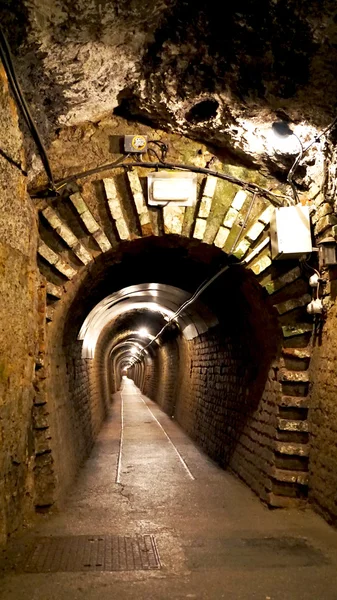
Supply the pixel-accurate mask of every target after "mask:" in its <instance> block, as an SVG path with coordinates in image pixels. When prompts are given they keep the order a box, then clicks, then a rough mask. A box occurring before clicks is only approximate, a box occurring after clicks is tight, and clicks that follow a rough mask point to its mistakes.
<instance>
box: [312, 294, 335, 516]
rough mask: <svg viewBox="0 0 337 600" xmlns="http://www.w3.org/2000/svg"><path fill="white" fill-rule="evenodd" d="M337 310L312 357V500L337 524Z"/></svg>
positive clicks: (323, 513) (326, 326)
mask: <svg viewBox="0 0 337 600" xmlns="http://www.w3.org/2000/svg"><path fill="white" fill-rule="evenodd" d="M334 287H335V286H334ZM336 318H337V307H336V304H334V306H333V308H332V309H331V310H330V312H329V315H328V318H327V321H326V323H325V325H324V329H323V334H322V337H321V340H320V342H319V343H318V344H317V346H316V345H315V347H314V351H313V358H312V363H311V364H312V366H311V376H312V391H311V403H310V405H311V408H310V413H309V416H310V434H311V450H310V499H311V501H312V502H313V504H314V506H315V507H316V508H317V510H318V511H319V512H320V513H321V514H322V515H323V516H324V517H325V518H326V519H327V520H328V521H330V522H332V523H334V524H335V525H337V469H336V465H337V379H336V372H337V333H336Z"/></svg>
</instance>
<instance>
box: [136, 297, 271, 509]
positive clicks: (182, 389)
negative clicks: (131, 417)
mask: <svg viewBox="0 0 337 600" xmlns="http://www.w3.org/2000/svg"><path fill="white" fill-rule="evenodd" d="M260 301H261V299H260V300H259V299H258V298H257V299H256V307H255V309H256V311H257V316H255V317H254V316H252V315H249V316H247V313H248V311H247V310H246V312H245V313H242V314H241V317H240V315H239V314H236V315H233V313H229V314H231V317H232V318H231V319H227V321H228V322H227V323H226V324H224V323H223V324H220V325H218V326H216V327H214V328H212V329H210V330H208V331H207V332H206V333H204V334H202V335H200V336H199V337H197V338H194V339H193V340H191V341H189V342H187V341H186V340H184V339H183V338H182V337H179V338H178V340H177V341H176V344H175V346H174V347H172V341H170V342H169V343H166V344H164V345H163V346H162V347H161V348H160V349H158V350H157V352H156V355H155V358H154V360H153V363H154V364H152V365H151V369H149V368H147V369H146V381H147V386H146V390H144V393H145V394H146V395H148V396H149V397H150V398H152V399H153V400H155V401H156V402H157V403H158V404H159V405H160V406H161V407H162V408H163V410H165V412H168V414H170V415H173V416H174V418H175V419H176V420H177V422H178V423H179V424H180V425H181V426H182V427H183V429H184V430H185V431H186V432H187V433H188V434H189V435H190V436H191V438H193V439H194V440H195V441H196V442H197V443H198V444H199V445H200V446H201V447H202V448H203V449H204V450H205V452H206V453H207V454H208V455H209V456H211V457H212V458H213V459H214V460H216V461H217V462H218V463H220V464H221V465H222V466H224V467H230V468H231V469H232V470H233V471H235V472H236V473H237V474H238V475H239V476H240V477H241V478H242V479H243V480H244V481H245V482H246V483H247V484H248V485H249V486H250V487H251V488H252V489H253V490H254V491H255V492H256V493H257V494H258V495H259V496H260V497H261V498H262V499H264V500H267V494H270V492H271V489H272V486H271V481H270V473H271V471H272V469H273V467H274V466H275V453H274V445H275V436H276V428H277V423H276V421H277V410H278V403H279V399H280V394H281V385H280V383H279V381H278V380H277V379H278V377H277V370H278V369H277V366H276V365H277V360H278V359H277V357H276V355H275V351H276V347H277V344H276V345H273V344H272V345H271V346H270V347H269V348H267V343H266V342H265V339H264V336H267V337H268V338H269V339H270V338H272V337H273V336H274V338H275V339H274V341H275V342H276V337H277V332H276V331H275V330H273V327H274V324H273V323H272V319H271V320H270V316H269V317H268V312H267V311H264V313H263V312H261V310H260V309H261V306H260V304H259V303H260ZM241 308H242V306H241ZM253 312H254V311H253ZM225 314H226V313H225ZM260 314H264V319H263V322H260V321H259V320H260V319H261V317H260V316H259V315H260ZM254 321H255V322H254ZM258 327H259V328H260V331H259V332H257V331H256V328H258ZM263 344H264V346H265V348H264V349H263ZM272 346H273V347H272ZM177 350H178V351H177Z"/></svg>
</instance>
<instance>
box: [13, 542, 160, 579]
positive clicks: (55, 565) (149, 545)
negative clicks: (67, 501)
mask: <svg viewBox="0 0 337 600" xmlns="http://www.w3.org/2000/svg"><path fill="white" fill-rule="evenodd" d="M152 569H160V561H159V555H158V550H157V545H156V540H155V538H154V536H153V535H141V536H135V537H131V536H112V535H100V536H87V535H79V536H72V537H69V536H68V537H51V538H39V539H38V540H36V542H35V544H34V547H33V548H32V551H31V552H30V554H29V556H28V558H27V560H26V562H25V566H24V571H25V572H26V573H50V572H57V571H143V570H152Z"/></svg>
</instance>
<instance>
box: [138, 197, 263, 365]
mask: <svg viewBox="0 0 337 600" xmlns="http://www.w3.org/2000/svg"><path fill="white" fill-rule="evenodd" d="M255 199H256V193H254V194H253V195H252V199H251V202H250V204H249V207H248V210H247V213H246V215H245V218H244V220H243V223H242V225H241V228H240V231H239V232H238V234H237V236H236V238H235V241H234V242H233V244H232V247H231V249H230V251H229V253H228V255H227V258H230V257H231V256H232V255H233V253H234V250H235V248H236V245H237V243H238V241H239V239H240V236H241V235H242V233H243V231H244V230H245V228H246V225H247V222H248V219H249V217H250V214H251V212H252V209H253V206H254V202H255ZM238 264H240V263H238ZM229 266H230V265H225V266H224V267H222V269H220V271H218V272H217V273H215V274H214V275H213V276H212V277H211V278H210V279H205V280H204V281H203V282H202V283H201V284H200V285H199V286H198V288H197V289H196V290H195V292H194V293H193V294H192V296H191V297H190V298H188V300H186V301H185V302H183V304H182V305H181V306H180V307H179V308H178V310H177V311H176V312H175V313H174V315H173V316H172V317H171V318H170V319H169V320H168V321H167V323H165V325H163V327H162V328H161V330H160V331H159V332H158V333H157V335H156V336H155V337H154V338H153V339H152V340H151V341H150V342H149V343H148V344H146V346H144V348H142V350H140V355H142V354H143V353H144V352H145V351H146V350H147V348H149V347H150V346H151V345H152V344H153V343H154V342H155V341H156V340H158V339H159V338H160V336H161V335H162V334H163V333H164V331H165V329H167V327H169V325H171V323H172V322H173V321H174V320H175V319H177V317H179V315H181V313H182V312H183V311H184V310H185V309H186V308H187V307H188V306H190V305H191V304H193V303H194V302H195V301H196V300H197V299H198V298H199V296H201V294H202V293H203V292H204V291H205V290H206V289H207V288H208V287H209V286H210V285H211V284H212V283H213V282H214V281H215V280H216V279H218V278H219V277H220V276H221V275H223V273H225V272H226V271H228V269H229ZM138 360H139V358H138Z"/></svg>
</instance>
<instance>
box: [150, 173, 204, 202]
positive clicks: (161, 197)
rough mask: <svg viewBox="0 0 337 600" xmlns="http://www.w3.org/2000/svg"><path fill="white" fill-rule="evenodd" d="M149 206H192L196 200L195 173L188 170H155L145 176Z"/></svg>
mask: <svg viewBox="0 0 337 600" xmlns="http://www.w3.org/2000/svg"><path fill="white" fill-rule="evenodd" d="M147 190H148V203H149V205H150V206H166V204H168V203H172V204H176V205H177V206H194V205H195V203H196V201H197V175H196V173H191V172H190V171H158V172H157V171H155V172H153V173H150V175H148V178H147Z"/></svg>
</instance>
